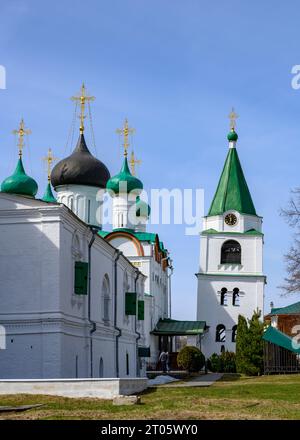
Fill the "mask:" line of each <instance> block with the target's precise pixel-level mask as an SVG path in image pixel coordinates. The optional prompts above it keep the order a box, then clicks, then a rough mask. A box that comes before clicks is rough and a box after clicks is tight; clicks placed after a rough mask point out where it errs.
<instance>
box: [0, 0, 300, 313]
mask: <svg viewBox="0 0 300 440" xmlns="http://www.w3.org/2000/svg"><path fill="white" fill-rule="evenodd" d="M299 19H300V5H299V2H297V1H289V2H288V4H287V3H279V2H274V1H268V0H264V1H263V2H262V1H257V0H254V1H252V2H244V1H242V0H240V1H233V0H228V1H226V2H224V1H221V0H218V1H212V2H206V1H202V0H184V1H183V0H181V1H179V0H151V1H146V0H110V1H104V0H98V1H96V0H86V1H85V2H82V1H77V0H72V1H71V0H70V1H68V0H60V1H51V2H48V1H43V2H41V1H36V0H28V1H26V0H24V1H17V0H12V1H10V2H1V4H0V33H1V38H0V64H1V65H4V66H5V68H6V71H7V89H6V90H0V102H1V113H0V149H1V150H0V151H1V158H2V159H1V160H0V179H1V180H3V178H5V177H7V176H8V175H9V174H11V172H12V171H13V168H14V166H15V163H16V159H17V150H16V147H15V140H14V137H13V135H12V134H11V131H12V130H13V129H14V128H16V127H17V126H18V123H19V120H20V118H21V116H23V117H24V119H25V122H26V124H27V126H29V127H30V128H31V130H32V135H31V136H30V142H29V148H27V149H25V151H24V162H25V166H26V170H27V172H28V173H29V174H31V175H32V176H34V177H35V178H36V180H37V181H38V182H39V185H40V192H43V190H44V187H45V184H46V173H45V167H44V165H43V164H42V161H41V157H42V156H44V155H45V154H46V151H47V149H48V148H49V147H51V148H52V149H53V151H54V153H55V155H56V156H58V157H60V158H62V157H64V156H65V155H66V154H67V153H69V151H70V147H69V148H67V149H66V148H65V145H66V141H67V137H68V132H69V128H70V124H71V120H72V113H73V105H72V102H71V101H70V100H69V97H70V96H71V95H73V94H74V93H76V92H77V91H78V90H79V88H80V84H81V82H82V81H85V83H86V85H87V87H88V89H89V91H91V92H92V94H93V95H95V96H96V98H97V99H96V101H95V103H94V104H93V122H94V131H95V137H96V145H97V154H98V157H99V158H101V160H102V161H103V162H104V163H105V164H106V165H107V166H108V168H109V169H110V171H111V173H112V174H115V173H116V172H117V171H118V169H119V167H120V148H119V144H118V138H117V136H116V135H115V129H116V128H117V127H119V126H120V125H122V122H123V120H124V118H125V116H127V117H128V119H129V122H130V123H131V125H133V126H134V127H135V128H136V130H137V132H136V135H135V137H134V141H133V143H134V148H135V150H136V154H137V155H138V156H139V157H140V158H141V159H142V160H143V164H142V165H141V167H140V169H139V177H140V178H141V179H142V180H143V182H144V186H145V187H146V188H148V189H149V188H151V187H152V188H160V187H164V188H204V190H205V202H206V204H205V206H206V210H207V209H208V206H209V203H210V201H211V199H212V196H213V194H214V191H215V188H216V185H217V182H218V178H219V175H220V172H221V169H222V166H223V163H224V160H225V157H226V154H227V141H226V135H227V132H228V118H227V115H228V113H229V111H230V109H231V107H232V106H234V107H235V108H236V111H237V113H238V114H239V115H240V117H239V119H238V126H237V131H238V133H239V143H238V150H239V155H240V159H241V162H242V165H243V168H244V172H245V175H246V179H247V181H248V185H249V187H250V191H251V194H252V197H253V200H254V203H255V206H256V210H257V212H258V213H259V214H260V215H262V216H263V217H264V233H265V257H264V270H265V273H266V275H267V277H268V284H267V288H266V301H265V303H266V306H267V307H266V309H267V310H268V305H269V302H270V300H271V299H272V300H273V301H274V303H275V304H276V305H281V304H285V303H290V302H293V301H296V300H298V299H299V296H298V297H290V298H281V297H280V290H279V289H278V288H277V286H278V285H279V284H281V283H282V280H283V277H284V275H285V265H284V261H283V254H284V253H285V252H286V251H287V249H288V248H289V246H290V244H291V242H292V231H291V230H290V229H289V227H288V226H287V225H286V224H285V222H284V220H283V219H282V218H281V217H280V216H279V209H280V207H283V206H285V205H286V203H287V201H288V199H289V191H290V189H292V188H294V187H296V186H299V159H300V149H299V145H300V90H294V89H292V87H291V79H292V75H291V68H292V66H293V65H295V64H300V55H299ZM87 141H88V142H89V143H90V139H89V136H87ZM90 144H91V143H90ZM25 148H26V147H25ZM91 150H92V151H93V148H92V147H91ZM93 152H94V151H93ZM156 230H157V231H158V232H159V233H160V235H161V238H162V239H163V241H164V242H165V244H166V246H167V247H168V248H169V249H170V251H171V253H172V256H173V260H174V266H175V273H174V276H173V283H172V284H173V312H174V313H173V316H174V317H177V318H187V319H194V318H195V306H196V278H195V276H194V274H195V272H197V269H198V261H199V238H198V237H195V236H192V237H189V236H185V234H184V227H183V226H178V225H173V226H172V225H171V226H168V227H166V226H159V227H157V228H156Z"/></svg>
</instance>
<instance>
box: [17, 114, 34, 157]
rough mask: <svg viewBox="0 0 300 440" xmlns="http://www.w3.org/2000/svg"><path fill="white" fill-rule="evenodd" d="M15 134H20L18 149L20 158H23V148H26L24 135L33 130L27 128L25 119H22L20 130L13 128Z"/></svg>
mask: <svg viewBox="0 0 300 440" xmlns="http://www.w3.org/2000/svg"><path fill="white" fill-rule="evenodd" d="M13 134H16V135H18V149H19V158H20V159H21V158H22V155H23V148H24V136H25V135H26V134H27V135H29V134H31V130H29V129H27V128H25V124H24V119H23V118H22V119H21V122H20V126H19V129H18V130H13Z"/></svg>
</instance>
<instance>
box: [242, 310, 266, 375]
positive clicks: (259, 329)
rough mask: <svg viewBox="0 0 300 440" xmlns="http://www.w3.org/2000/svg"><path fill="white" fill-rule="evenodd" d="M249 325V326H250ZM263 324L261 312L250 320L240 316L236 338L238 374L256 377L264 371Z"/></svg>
mask: <svg viewBox="0 0 300 440" xmlns="http://www.w3.org/2000/svg"><path fill="white" fill-rule="evenodd" d="M248 324H249V325H248ZM262 335H263V323H262V322H261V321H260V312H258V311H257V312H254V314H253V316H252V318H251V319H250V320H248V323H247V321H246V319H245V318H244V317H243V316H241V315H240V316H239V319H238V326H237V336H236V368H237V372H238V373H243V374H247V375H249V376H254V375H257V374H261V373H262V371H263V342H262Z"/></svg>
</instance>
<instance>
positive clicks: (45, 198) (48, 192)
mask: <svg viewBox="0 0 300 440" xmlns="http://www.w3.org/2000/svg"><path fill="white" fill-rule="evenodd" d="M42 200H43V202H47V203H56V202H57V200H56V198H55V197H54V195H53V192H52V188H51V184H50V182H48V185H47V187H46V191H45V194H44V195H43V198H42Z"/></svg>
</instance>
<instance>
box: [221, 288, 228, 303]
mask: <svg viewBox="0 0 300 440" xmlns="http://www.w3.org/2000/svg"><path fill="white" fill-rule="evenodd" d="M220 304H221V306H227V289H226V287H223V288H222V289H221V296H220Z"/></svg>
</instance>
